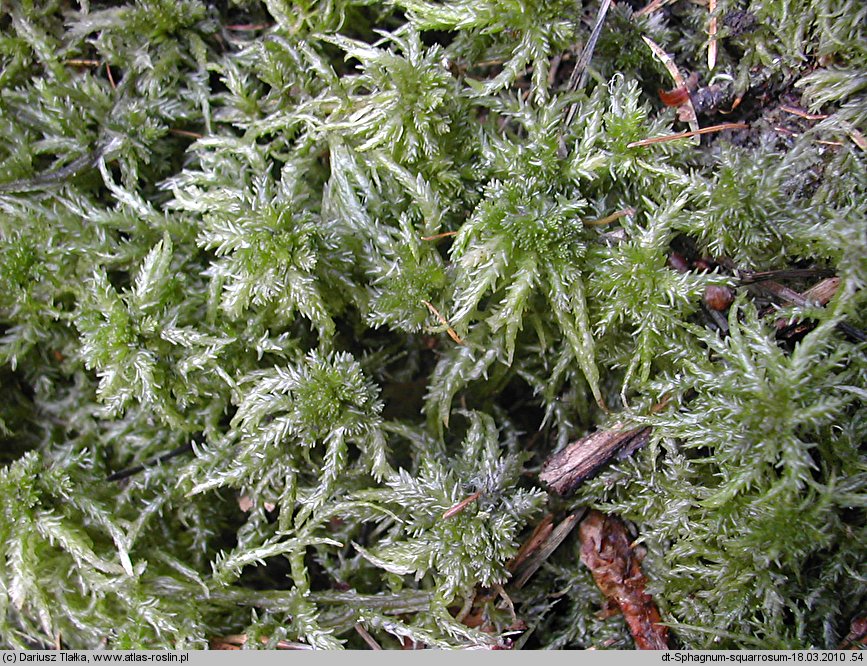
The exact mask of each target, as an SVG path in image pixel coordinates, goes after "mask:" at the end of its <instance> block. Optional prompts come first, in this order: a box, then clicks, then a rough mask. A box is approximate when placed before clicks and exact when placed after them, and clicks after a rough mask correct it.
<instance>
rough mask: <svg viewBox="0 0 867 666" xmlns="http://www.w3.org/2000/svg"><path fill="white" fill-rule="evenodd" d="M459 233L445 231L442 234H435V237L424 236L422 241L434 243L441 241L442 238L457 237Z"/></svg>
mask: <svg viewBox="0 0 867 666" xmlns="http://www.w3.org/2000/svg"><path fill="white" fill-rule="evenodd" d="M457 235H458V232H457V231H444V232H442V233H441V234H434V235H433V236H422V237H421V239H422V240H423V241H434V240H439V239H440V238H448V237H449V236H457Z"/></svg>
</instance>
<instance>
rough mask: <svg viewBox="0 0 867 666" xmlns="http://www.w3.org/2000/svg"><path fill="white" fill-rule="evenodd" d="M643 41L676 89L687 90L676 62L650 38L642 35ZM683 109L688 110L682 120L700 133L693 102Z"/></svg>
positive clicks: (685, 105)
mask: <svg viewBox="0 0 867 666" xmlns="http://www.w3.org/2000/svg"><path fill="white" fill-rule="evenodd" d="M641 39H643V40H644V43H645V44H647V45H648V46H649V47H650V50H651V51H653V55H655V56H656V58H657V59H658V60H659V61H660V62H661V63H662V64H663V65H664V66H665V69H667V70H668V73H669V74H670V75H671V78H672V79H673V80H674V87H675V88H686V87H687V85H686V81H685V80H684V78H683V76H682V75H681V73H680V70H679V69H678V67H677V65H676V64H675V62H674V60H672V58H671V56H670V55H668V54H667V53H666V52H665V51H664V50H663V49H662V48H661V47H660V46H659V44H657V43H656V42H654V41H653V40H652V39H650V38H649V37H646V36H644V35H642V36H641ZM682 108H685V109H686V113H685V114H684V115H683V116H681V120H684V121H685V122H686V123H687V124H688V125H689V128H690V129H691V130H692V131H693V132H698V131H699V128H698V117H697V116H696V113H695V107H694V106H693V105H692V100H691V99H687V101H686V103H685V104H684V105H683V107H682ZM690 136H694V135H690ZM695 143H698V139H696V141H695Z"/></svg>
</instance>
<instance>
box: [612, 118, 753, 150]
mask: <svg viewBox="0 0 867 666" xmlns="http://www.w3.org/2000/svg"><path fill="white" fill-rule="evenodd" d="M748 128H749V125H747V124H746V123H721V124H719V125H714V126H713V127H703V128H701V129H700V130H696V131H693V132H681V133H680V134H667V135H666V136H655V137H652V138H650V139H641V141H633V142H632V143H628V144H626V147H627V148H638V147H639V146H650V145H652V144H654V143H665V142H667V141H677V140H679V139H688V138H689V137H691V136H698V135H699V134H711V133H713V132H722V131H723V130H727V129H748Z"/></svg>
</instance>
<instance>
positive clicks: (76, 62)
mask: <svg viewBox="0 0 867 666" xmlns="http://www.w3.org/2000/svg"><path fill="white" fill-rule="evenodd" d="M66 64H67V65H73V66H75V67H99V64H100V63H99V60H88V59H87V58H71V59H69V60H67V61H66Z"/></svg>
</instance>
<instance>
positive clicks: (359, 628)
mask: <svg viewBox="0 0 867 666" xmlns="http://www.w3.org/2000/svg"><path fill="white" fill-rule="evenodd" d="M355 631H356V632H358V635H359V636H361V638H362V639H363V640H364V642H365V643H367V644H368V646H370V649H371V650H381V649H382V646H381V645H380V644H379V643H377V642H376V639H375V638H374V637H373V636H371V635H370V632H369V631H368V630H367V629H365V628H364V626H363V625H362V624H361V623H360V622H356V623H355Z"/></svg>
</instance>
